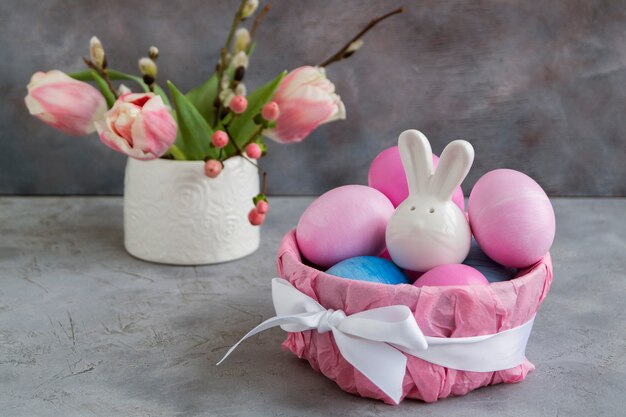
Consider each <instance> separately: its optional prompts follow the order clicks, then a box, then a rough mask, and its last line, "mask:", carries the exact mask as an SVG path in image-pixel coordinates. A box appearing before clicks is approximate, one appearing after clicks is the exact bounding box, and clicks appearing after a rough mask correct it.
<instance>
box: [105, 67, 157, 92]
mask: <svg viewBox="0 0 626 417" xmlns="http://www.w3.org/2000/svg"><path fill="white" fill-rule="evenodd" d="M108 72H109V78H110V79H112V80H116V81H119V80H126V81H134V82H136V83H137V84H139V86H140V87H141V88H142V89H143V91H144V92H145V93H147V92H149V91H150V88H149V87H148V85H147V84H146V83H144V82H143V79H142V78H141V77H138V76H136V75H132V74H126V73H125V72H121V71H117V70H113V69H110V70H108Z"/></svg>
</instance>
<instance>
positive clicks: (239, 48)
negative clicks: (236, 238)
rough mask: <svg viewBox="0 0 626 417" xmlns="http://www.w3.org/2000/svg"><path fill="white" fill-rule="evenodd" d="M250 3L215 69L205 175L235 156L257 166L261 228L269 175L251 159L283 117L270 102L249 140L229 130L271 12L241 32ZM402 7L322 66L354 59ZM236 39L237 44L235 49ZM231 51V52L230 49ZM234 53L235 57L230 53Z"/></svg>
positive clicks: (255, 212) (254, 214)
mask: <svg viewBox="0 0 626 417" xmlns="http://www.w3.org/2000/svg"><path fill="white" fill-rule="evenodd" d="M248 4H249V0H243V1H242V3H241V4H240V6H239V9H238V11H237V12H236V13H235V16H234V18H233V22H232V25H231V28H230V30H229V32H228V36H227V39H226V43H225V45H224V47H223V48H222V49H221V53H220V61H219V62H218V64H217V67H216V73H217V79H218V90H217V91H218V93H217V96H216V98H215V101H214V111H215V116H214V125H215V126H216V128H217V130H216V131H215V133H214V134H213V135H212V137H211V147H213V148H216V149H219V152H218V154H217V158H206V163H205V173H206V175H207V176H209V177H210V178H215V177H217V176H218V175H220V173H221V172H222V170H223V168H224V164H223V162H224V161H225V160H226V159H228V158H230V157H232V156H240V157H242V158H243V159H244V160H246V161H247V162H248V163H250V164H252V165H254V166H255V167H256V168H257V170H258V171H259V173H260V174H261V175H262V186H261V193H260V194H258V195H257V196H255V197H254V198H253V200H252V201H253V204H254V207H253V208H252V209H251V211H250V213H249V215H248V219H249V221H250V223H252V224H253V225H260V224H262V223H263V221H264V219H265V214H266V213H267V210H268V208H269V202H268V200H267V194H266V184H267V172H266V171H265V170H263V169H262V168H261V166H260V165H259V164H258V163H255V162H253V161H252V160H258V159H259V158H261V157H263V156H264V155H265V152H266V146H265V143H264V141H263V132H264V131H266V129H268V128H269V129H271V128H273V127H275V126H276V121H277V120H278V118H279V116H280V106H279V105H278V104H277V103H276V102H274V101H270V102H268V103H266V104H265V105H264V106H263V108H262V109H261V112H260V113H259V114H256V115H255V116H254V118H253V121H254V123H255V124H256V126H257V127H256V129H255V130H254V131H253V132H252V134H251V135H250V137H248V138H247V139H245V140H243V141H242V140H241V138H234V137H233V135H232V134H231V131H230V126H231V124H232V123H233V122H235V121H236V120H237V118H238V117H240V116H241V115H242V114H243V113H244V112H245V111H246V109H247V106H248V103H247V99H246V97H245V88H244V89H243V93H242V91H241V90H242V88H241V87H242V86H243V83H242V80H243V77H244V75H245V70H246V68H247V65H248V55H249V54H250V52H251V48H252V37H253V36H254V35H255V34H256V31H257V29H258V27H259V26H260V23H261V21H262V19H263V18H264V17H265V15H266V14H267V13H268V12H269V9H270V5H269V3H268V4H267V5H265V7H263V9H262V10H261V12H259V14H258V15H257V17H256V18H255V20H254V23H253V25H252V28H251V32H250V33H248V32H247V31H245V29H238V26H239V24H240V23H241V22H242V21H243V20H245V18H246V17H247V16H248V15H246V14H245V10H246V5H248ZM403 11H404V9H403V8H398V9H396V10H393V11H391V12H389V13H386V14H384V15H382V16H380V17H377V18H375V19H372V20H371V21H370V22H369V23H368V24H367V25H366V26H365V27H364V28H363V29H362V30H360V31H359V32H358V33H357V34H356V35H355V36H353V37H352V38H351V39H350V40H349V41H348V42H347V43H346V44H345V45H344V46H343V47H341V48H340V49H339V51H338V52H336V53H335V54H333V55H332V56H331V57H330V58H328V59H327V60H326V61H324V62H323V63H322V64H321V65H320V67H326V66H328V65H330V64H332V63H334V62H338V61H341V60H344V59H346V58H349V57H350V56H352V55H353V54H354V53H355V52H356V51H357V50H358V49H359V48H360V47H361V46H362V44H363V41H362V39H361V38H362V37H363V36H364V35H365V34H366V33H367V32H368V31H370V30H371V29H372V28H374V27H375V26H376V25H378V24H379V23H380V22H382V21H384V20H385V19H387V18H389V17H391V16H393V15H396V14H399V13H402V12H403ZM233 38H235V45H234V47H233V46H232V42H233ZM231 48H232V49H231ZM229 51H232V54H230V53H229ZM229 67H231V68H233V67H234V71H233V72H232V78H231V77H230V76H229V74H228V72H227V69H228V68H229ZM230 143H232V147H231V148H232V150H231V151H227V146H228V145H229V144H230Z"/></svg>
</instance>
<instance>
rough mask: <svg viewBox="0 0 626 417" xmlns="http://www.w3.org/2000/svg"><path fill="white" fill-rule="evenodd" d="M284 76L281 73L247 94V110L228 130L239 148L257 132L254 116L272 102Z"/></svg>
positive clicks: (284, 72) (283, 73)
mask: <svg viewBox="0 0 626 417" xmlns="http://www.w3.org/2000/svg"><path fill="white" fill-rule="evenodd" d="M285 74H287V71H283V72H282V73H281V74H280V75H279V76H278V77H276V78H274V79H273V80H272V81H269V82H268V83H266V84H264V85H262V86H261V87H259V88H257V89H256V90H254V91H253V92H252V93H251V94H249V95H248V108H247V109H246V111H245V112H243V114H241V115H239V117H236V118H235V119H234V120H233V122H232V123H231V124H230V128H229V130H230V133H231V137H232V138H233V140H236V141H237V144H238V145H239V146H240V147H241V148H243V147H244V146H245V145H246V144H247V141H248V140H249V139H250V138H251V136H252V134H253V133H254V131H255V130H257V125H256V124H255V123H254V116H255V115H256V114H257V113H259V112H260V111H261V108H263V106H264V105H265V104H266V103H267V102H269V101H270V100H272V97H274V93H275V92H276V89H277V88H278V85H279V84H280V82H281V81H282V79H283V77H284V76H285Z"/></svg>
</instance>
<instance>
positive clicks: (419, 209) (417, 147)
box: [385, 130, 474, 272]
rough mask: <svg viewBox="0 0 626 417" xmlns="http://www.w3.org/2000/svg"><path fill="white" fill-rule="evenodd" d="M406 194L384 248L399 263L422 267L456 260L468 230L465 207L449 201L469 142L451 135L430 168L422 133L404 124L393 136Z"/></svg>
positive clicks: (466, 245)
mask: <svg viewBox="0 0 626 417" xmlns="http://www.w3.org/2000/svg"><path fill="white" fill-rule="evenodd" d="M398 147H399V149H400V158H401V159H402V165H403V166H404V172H405V173H406V178H407V182H408V185H409V196H408V197H407V199H406V200H404V201H403V202H402V203H401V204H400V205H399V206H398V208H396V211H395V212H394V214H393V216H392V217H391V219H390V220H389V223H388V224H387V231H386V236H385V238H386V241H387V250H388V251H389V254H390V255H391V258H392V259H393V261H394V262H395V263H396V264H397V265H398V266H400V267H402V268H404V269H409V270H412V271H420V272H423V271H427V270H429V269H431V268H434V267H436V266H438V265H444V264H456V263H461V262H463V260H464V259H465V258H466V257H467V254H468V252H469V249H470V245H471V239H472V234H471V231H470V226H469V223H468V221H467V218H466V217H465V213H463V212H462V211H461V209H459V207H458V206H457V205H456V204H454V203H453V202H452V196H453V195H454V192H455V190H456V188H457V187H458V186H459V185H460V184H461V182H463V180H464V179H465V176H466V175H467V173H468V171H469V169H470V167H471V166H472V162H473V161H474V148H472V145H470V143H469V142H467V141H464V140H455V141H454V142H450V143H449V144H448V146H446V148H445V149H444V150H443V153H442V154H441V158H440V159H439V164H438V166H437V170H436V171H435V172H434V173H433V156H432V150H431V148H430V143H429V142H428V139H426V136H424V135H423V134H422V133H421V132H419V131H417V130H406V131H404V132H402V134H401V135H400V138H399V139H398Z"/></svg>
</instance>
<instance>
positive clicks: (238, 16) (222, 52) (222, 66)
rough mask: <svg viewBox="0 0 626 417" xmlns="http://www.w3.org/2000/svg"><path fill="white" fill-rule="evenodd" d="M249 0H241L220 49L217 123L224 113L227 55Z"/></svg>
mask: <svg viewBox="0 0 626 417" xmlns="http://www.w3.org/2000/svg"><path fill="white" fill-rule="evenodd" d="M246 2H247V0H241V4H240V5H239V9H237V13H235V16H234V17H233V22H232V23H231V25H230V30H229V31H228V37H227V38H226V43H225V44H224V46H223V47H222V49H220V64H219V66H218V70H217V96H216V97H217V99H218V100H219V106H217V111H216V112H215V125H217V121H218V120H219V119H220V113H222V109H223V103H222V100H220V98H219V97H220V93H221V92H222V77H223V76H224V71H226V68H227V67H228V63H227V62H226V56H227V55H228V50H229V49H230V44H231V43H232V41H233V36H234V35H235V30H236V29H237V26H239V22H241V13H242V11H243V8H244V7H245V5H246Z"/></svg>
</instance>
